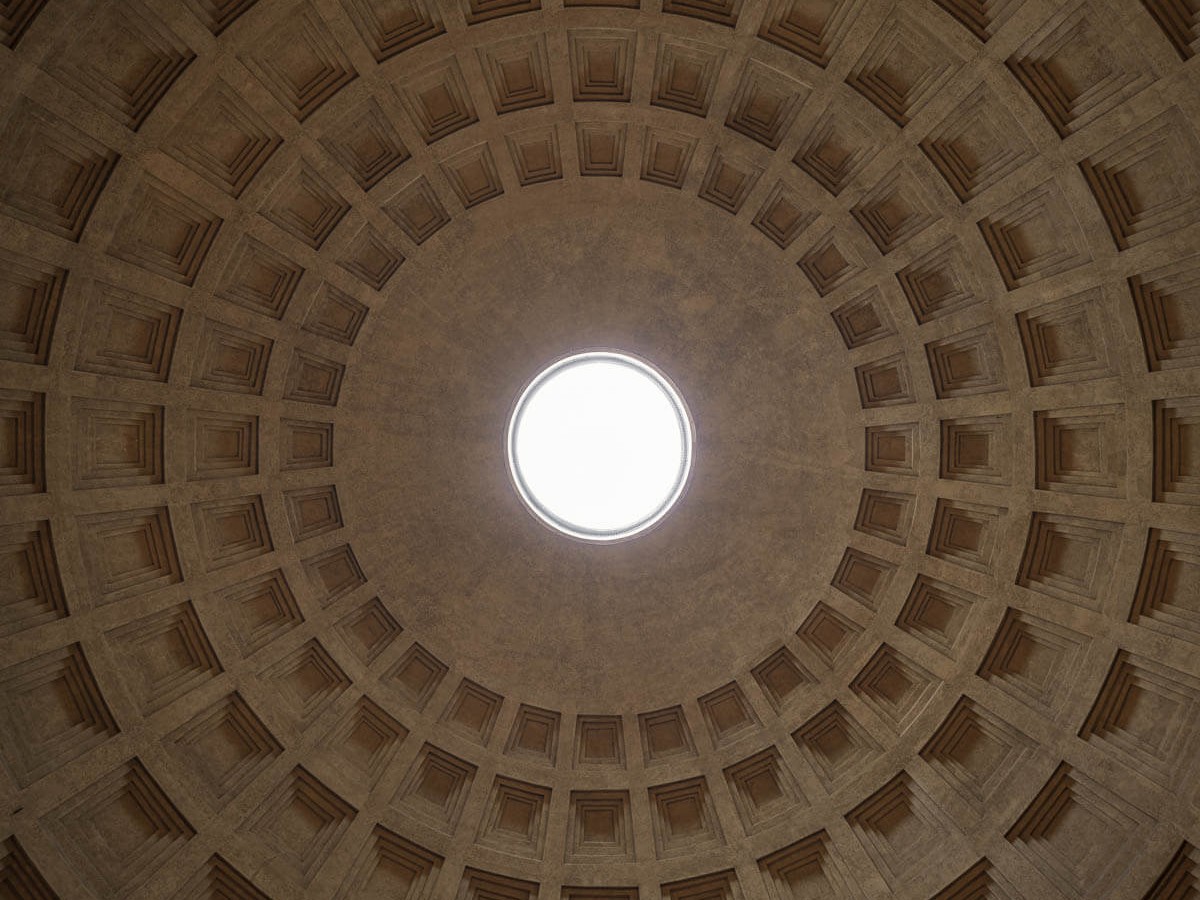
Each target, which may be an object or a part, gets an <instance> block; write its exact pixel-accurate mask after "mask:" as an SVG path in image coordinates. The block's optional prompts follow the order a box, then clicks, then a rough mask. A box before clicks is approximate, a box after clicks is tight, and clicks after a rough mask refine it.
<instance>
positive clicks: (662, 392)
mask: <svg viewBox="0 0 1200 900" xmlns="http://www.w3.org/2000/svg"><path fill="white" fill-rule="evenodd" d="M508 466H509V471H510V472H511V473H512V476H513V481H514V482H515V484H516V486H517V490H518V492H519V493H520V495H521V498H522V499H523V500H524V501H525V503H526V504H527V505H528V506H529V508H530V509H531V510H532V511H533V512H534V514H535V515H537V516H538V518H540V519H542V521H544V522H546V523H547V524H548V525H550V526H551V527H552V528H555V529H557V530H558V531H561V532H563V533H565V534H569V535H571V536H572V537H577V538H582V539H584V540H590V541H616V540H621V539H622V538H627V537H631V536H633V535H635V534H638V533H640V532H642V531H645V530H646V529H647V528H650V527H651V526H652V525H654V524H655V523H656V522H658V521H659V520H660V519H662V517H663V516H664V515H666V513H667V511H668V510H669V509H670V508H671V506H672V505H674V503H675V501H676V500H678V499H679V496H680V494H682V493H683V488H684V484H685V483H686V482H687V477H688V473H689V471H690V470H691V466H692V423H691V419H690V418H689V416H688V413H687V409H686V407H685V406H684V404H683V399H682V398H681V397H680V396H679V394H678V392H676V390H675V389H674V387H672V386H671V384H670V382H668V381H667V380H666V378H664V377H663V376H662V375H661V374H660V373H659V372H658V371H657V370H655V369H654V368H652V367H651V366H649V365H647V364H646V363H644V362H641V361H640V360H637V359H634V358H633V357H631V356H627V355H625V354H623V353H615V352H611V351H591V352H588V353H579V354H576V355H574V356H569V357H567V358H566V359H562V360H559V361H558V362H556V363H554V364H553V365H551V366H549V367H548V368H547V369H545V370H544V371H543V372H542V373H541V374H540V375H538V376H537V378H535V379H534V380H533V382H532V383H531V384H530V385H529V387H527V388H526V389H525V392H524V393H523V394H522V395H521V398H520V399H519V400H518V401H517V406H516V409H515V410H514V411H513V414H512V419H511V420H510V421H509V425H508Z"/></svg>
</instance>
